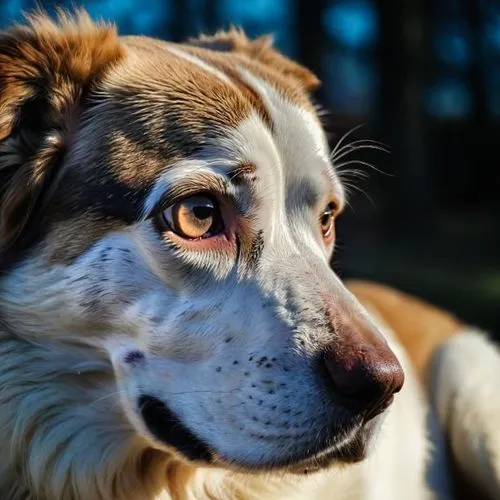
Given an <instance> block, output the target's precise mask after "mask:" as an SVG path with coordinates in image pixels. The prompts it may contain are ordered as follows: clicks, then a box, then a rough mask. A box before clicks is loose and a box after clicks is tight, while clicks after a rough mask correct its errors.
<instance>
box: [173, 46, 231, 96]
mask: <svg viewBox="0 0 500 500" xmlns="http://www.w3.org/2000/svg"><path fill="white" fill-rule="evenodd" d="M168 51H169V52H170V53H171V54H173V55H174V56H177V57H180V58H181V59H184V60H186V61H189V62H190V63H192V64H195V65H196V66H198V68H201V69H202V70H203V71H206V72H207V73H210V74H212V75H215V76H216V77H217V78H219V79H220V80H222V81H223V82H224V83H227V84H228V85H231V86H232V87H235V85H234V83H233V82H232V81H231V79H230V78H229V77H228V76H227V75H226V74H225V73H223V72H222V71H219V70H218V69H217V68H215V67H214V66H212V65H210V64H208V63H207V62H206V61H203V60H202V59H200V58H199V57H196V56H195V55H193V54H189V53H188V52H186V51H185V50H182V49H181V48H179V47H174V46H172V45H169V46H168Z"/></svg>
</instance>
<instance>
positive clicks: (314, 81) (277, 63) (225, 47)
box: [189, 28, 320, 91]
mask: <svg viewBox="0 0 500 500" xmlns="http://www.w3.org/2000/svg"><path fill="white" fill-rule="evenodd" d="M189 43H190V44H192V45H195V46H197V47H204V48H207V49H210V50H215V51H222V52H236V53H240V54H244V55H245V56H246V57H248V58H249V59H251V60H255V61H258V62H259V63H262V64H264V65H265V66H268V67H271V68H274V69H275V70H276V72H278V73H279V74H281V75H283V76H284V77H286V78H288V79H291V80H295V81H297V82H299V83H300V85H301V86H303V88H305V89H306V90H308V91H310V90H314V89H315V88H316V87H318V85H319V83H320V82H319V79H318V78H317V77H316V75H314V74H313V73H312V72H311V71H310V70H308V69H307V68H305V67H304V66H301V65H300V64H297V63H296V62H294V61H292V60H290V59H288V58H287V57H284V56H283V55H282V54H280V53H279V52H278V51H277V50H275V49H274V48H273V46H272V44H273V39H272V36H269V35H266V36H262V37H260V38H257V39H256V40H249V39H248V37H247V36H246V35H245V33H244V32H243V31H242V30H239V29H236V28H231V29H230V30H229V31H219V32H217V33H216V34H215V35H213V36H206V35H202V36H200V37H199V38H194V39H191V40H189Z"/></svg>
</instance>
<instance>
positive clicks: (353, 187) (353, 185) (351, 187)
mask: <svg viewBox="0 0 500 500" xmlns="http://www.w3.org/2000/svg"><path fill="white" fill-rule="evenodd" d="M346 188H347V189H346ZM344 189H346V191H347V193H349V190H354V191H356V192H358V193H361V194H362V195H364V196H365V197H366V199H367V200H368V201H369V202H370V203H371V205H372V206H373V207H375V202H374V201H373V199H372V197H371V196H370V195H369V194H368V193H367V192H366V191H365V190H364V189H361V188H360V187H359V186H356V185H355V184H352V183H349V182H347V183H344Z"/></svg>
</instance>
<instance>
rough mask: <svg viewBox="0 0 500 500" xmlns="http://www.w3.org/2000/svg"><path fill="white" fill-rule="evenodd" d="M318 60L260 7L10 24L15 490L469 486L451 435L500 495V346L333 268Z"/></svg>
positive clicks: (1, 156) (333, 204)
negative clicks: (138, 28) (261, 28)
mask: <svg viewBox="0 0 500 500" xmlns="http://www.w3.org/2000/svg"><path fill="white" fill-rule="evenodd" d="M316 84H317V80H316V78H315V77H314V75H312V74H311V73H310V72H309V71H307V70H306V69H305V68H303V67H301V66H299V65H297V64H295V63H293V62H292V61H290V60H288V59H286V58H284V57H283V56H281V55H280V54H278V53H277V52H276V51H275V50H274V49H272V47H271V45H270V41H269V40H268V39H259V40H257V41H254V42H251V41H249V40H248V39H247V38H246V37H245V36H244V35H243V34H242V33H239V32H235V31H232V32H229V33H223V34H219V35H217V36H215V37H213V38H211V37H202V38H200V39H197V40H193V41H191V42H190V43H189V44H187V45H175V44H169V43H166V42H160V41H157V40H152V39H148V38H139V37H130V38H124V39H119V38H118V37H117V36H116V34H115V32H114V30H113V29H112V28H109V27H106V26H100V25H94V24H93V23H91V22H90V21H89V20H88V19H87V18H86V17H85V16H84V15H81V16H80V17H79V18H78V19H77V20H72V19H67V18H65V19H62V20H61V21H60V23H59V24H54V23H52V22H51V21H49V20H48V19H47V18H45V17H43V16H42V17H36V18H34V19H32V20H31V24H30V25H29V26H26V27H21V28H19V27H18V28H14V29H12V30H11V31H9V32H7V33H4V34H2V35H1V38H0V111H1V112H0V181H1V185H2V188H1V189H2V190H1V191H0V195H1V199H0V211H1V221H0V257H1V260H0V263H1V270H2V277H1V279H0V320H1V327H0V359H1V360H2V363H1V364H0V408H1V409H0V443H1V444H2V450H3V457H2V461H0V498H6V499H9V500H21V499H28V498H29V499H33V500H35V499H36V500H44V499H47V500H49V499H50V500H56V499H64V500H66V499H68V500H70V499H82V500H83V499H85V500H89V499H92V500H93V499H95V500H99V499H103V500H110V499H119V500H142V499H144V500H152V499H174V498H175V499H177V498H178V499H184V498H185V499H188V498H189V499H203V498H212V499H220V500H223V499H226V498H227V499H253V498H255V499H267V498H287V499H294V498H297V499H299V498H300V499H312V498H314V499H321V498H325V499H326V498H338V499H344V498H345V499H353V500H354V499H381V498H384V499H388V500H392V499H394V500H396V499H397V500H399V499H401V498H405V499H410V498H414V499H415V500H417V499H421V498H451V497H452V488H453V484H452V474H451V471H450V467H449V464H448V459H447V456H446V447H445V441H446V438H447V439H448V440H449V441H450V443H451V449H452V451H453V455H454V457H455V459H456V461H457V462H458V465H459V467H460V470H462V471H463V472H464V473H465V474H466V476H467V478H468V479H469V480H470V481H472V482H473V484H475V485H478V486H479V487H481V488H482V489H483V490H484V491H485V492H486V493H489V494H491V495H492V496H493V497H494V496H495V495H497V494H498V492H499V491H500V488H499V471H500V463H499V462H500V460H499V458H498V455H497V449H498V448H496V447H495V444H496V443H497V442H498V439H499V435H500V433H499V432H498V431H496V430H495V427H494V425H492V423H491V422H492V421H493V420H494V415H499V414H500V409H499V408H498V405H497V404H496V402H495V398H494V397H493V394H494V389H495V387H494V386H492V384H491V380H492V379H494V378H495V376H496V375H497V374H498V372H500V356H499V355H498V353H497V352H496V350H495V348H494V347H493V346H491V345H490V344H489V343H488V341H487V340H485V339H484V338H483V337H482V335H481V334H480V333H479V332H476V331H474V330H473V329H470V328H467V327H465V326H464V325H462V324H460V323H459V322H458V321H456V320H455V319H453V318H451V317H449V316H448V315H447V314H446V313H444V312H441V311H437V310H435V309H433V308H431V307H430V306H427V305H425V304H423V303H420V302H418V301H416V300H414V299H411V298H410V297H407V296H404V295H402V294H399V293H397V292H394V291H391V290H388V289H385V288H383V287H380V286H377V285H369V284H364V283H352V284H350V290H351V291H349V289H347V288H345V286H344V285H343V284H342V283H341V282H340V281H339V280H338V278H337V277H336V276H335V275H334V274H333V273H332V272H331V271H330V269H329V266H328V262H329V259H330V257H331V253H332V251H333V245H334V227H333V222H334V219H335V217H336V216H337V215H338V213H339V212H340V211H341V209H342V206H343V205H344V192H343V188H342V184H341V182H340V180H339V178H338V174H337V172H336V170H335V163H336V161H338V160H339V159H340V158H341V157H342V156H344V155H345V154H346V153H347V151H348V150H346V149H338V150H337V151H336V155H334V156H333V157H332V158H330V155H329V153H328V151H327V145H326V140H325V137H324V134H323V131H322V128H321V124H320V122H319V119H318V117H317V115H316V111H315V109H314V106H313V105H312V104H311V102H310V100H309V97H308V91H309V90H310V89H312V88H313V87H314V86H315V85H316ZM332 162H333V165H332ZM363 306H364V307H363ZM367 311H368V312H367ZM382 332H384V333H382ZM386 340H388V342H389V345H388V344H387V342H386ZM431 360H432V362H431ZM470 360H476V361H477V363H478V364H479V365H480V366H479V368H480V369H478V370H477V372H476V373H475V375H474V377H470V376H469V373H468V367H469V366H468V363H470V362H471V361H470ZM430 367H431V368H432V369H431V371H430V375H429V368H430ZM403 370H404V373H405V383H404V386H403V388H402V390H401V391H400V389H401V387H402V384H403ZM427 376H429V377H430V379H429V380H430V387H431V388H432V392H430V393H429V394H431V397H429V396H428V395H427V392H428V391H427V390H426V385H425V383H423V382H424V381H425V380H426V377H427ZM398 392H400V393H399V394H396V393H398ZM394 395H395V396H394ZM393 398H395V399H394V403H392V401H393ZM432 398H434V399H435V401H436V404H435V405H431V404H430V403H429V401H431V399H432ZM433 408H435V410H434V409H433ZM304 472H307V473H309V474H304Z"/></svg>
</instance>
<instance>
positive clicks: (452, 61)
mask: <svg viewBox="0 0 500 500" xmlns="http://www.w3.org/2000/svg"><path fill="white" fill-rule="evenodd" d="M433 41H434V51H435V53H436V56H437V57H438V58H439V59H440V60H441V61H442V62H444V63H445V64H449V65H452V66H455V67H456V68H465V67H467V66H468V64H469V63H470V60H471V57H472V55H471V49H470V44H469V39H468V33H467V30H466V28H465V27H464V26H463V25H462V24H459V23H446V24H444V25H440V26H439V31H437V33H436V34H435V36H434V37H433Z"/></svg>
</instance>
